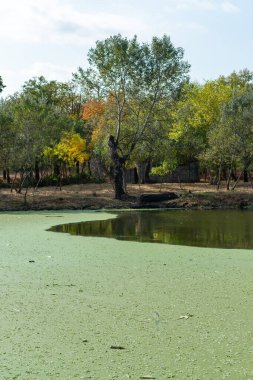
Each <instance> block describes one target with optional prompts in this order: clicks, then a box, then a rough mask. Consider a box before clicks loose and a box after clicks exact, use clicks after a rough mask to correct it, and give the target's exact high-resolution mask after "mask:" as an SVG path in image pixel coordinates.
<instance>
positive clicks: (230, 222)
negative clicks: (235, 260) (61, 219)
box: [49, 210, 253, 249]
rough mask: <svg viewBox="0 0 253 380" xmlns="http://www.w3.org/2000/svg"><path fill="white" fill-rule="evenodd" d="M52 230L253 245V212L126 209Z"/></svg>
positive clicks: (143, 239)
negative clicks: (103, 217)
mask: <svg viewBox="0 0 253 380" xmlns="http://www.w3.org/2000/svg"><path fill="white" fill-rule="evenodd" d="M49 231H54V232H64V233H69V234H71V235H82V236H94V237H95V236H96V237H107V238H114V239H119V240H128V241H138V242H149V243H164V244H176V245H187V246H197V247H213V248H244V249H253V212H252V211H242V210H226V211H223V210H221V211H220V210H219V211H214V210H210V211H198V210H194V211H193V210H189V211H185V210H166V211H160V210H159V211H131V212H130V211H127V212H120V213H119V214H118V216H117V218H114V219H108V220H96V221H90V222H80V223H70V224H62V225H58V226H54V227H51V228H50V229H49Z"/></svg>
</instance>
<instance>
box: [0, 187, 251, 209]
mask: <svg viewBox="0 0 253 380" xmlns="http://www.w3.org/2000/svg"><path fill="white" fill-rule="evenodd" d="M160 187H161V185H160V184H143V185H132V184H129V185H128V186H127V191H128V194H129V195H131V196H134V197H138V196H140V195H141V194H143V193H157V192H159V191H160ZM167 191H171V192H179V193H181V194H184V197H183V200H184V202H182V200H181V203H180V202H179V203H178V205H179V206H180V207H184V205H185V204H189V205H190V203H192V205H195V206H196V202H197V203H198V202H200V203H201V202H202V203H203V202H204V203H203V204H204V205H205V204H206V203H205V201H207V200H208V202H209V203H208V204H210V197H211V199H218V198H219V199H221V200H222V201H223V202H224V199H225V200H226V201H227V202H229V203H233V202H240V199H245V197H247V198H251V195H252V197H253V189H252V188H251V186H250V184H243V183H241V184H240V185H239V186H238V187H237V188H236V190H235V191H229V192H228V191H227V190H226V189H225V185H224V184H223V186H222V187H221V189H220V190H219V191H217V190H216V187H215V186H213V185H210V184H208V183H203V182H200V183H192V184H189V183H183V184H178V183H166V184H163V185H162V192H167ZM207 193H208V194H207ZM188 194H189V197H190V198H191V199H190V200H189V199H187V195H188ZM173 204H174V203H173ZM131 206H134V202H133V201H132V202H131V201H128V202H121V201H117V200H115V199H114V191H113V188H112V186H111V184H109V183H103V184H84V185H69V186H64V187H62V190H60V189H59V188H56V187H42V188H39V189H38V190H37V191H34V190H33V189H31V190H29V191H28V193H27V205H24V194H18V193H16V192H15V191H13V192H11V191H10V189H0V210H19V209H24V208H29V209H35V210H36V209H40V210H41V209H83V208H90V209H97V208H106V207H107V208H122V207H131Z"/></svg>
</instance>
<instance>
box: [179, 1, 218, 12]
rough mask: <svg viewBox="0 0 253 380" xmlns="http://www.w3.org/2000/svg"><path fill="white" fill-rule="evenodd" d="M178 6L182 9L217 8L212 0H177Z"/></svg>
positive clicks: (210, 9) (205, 9) (207, 9)
mask: <svg viewBox="0 0 253 380" xmlns="http://www.w3.org/2000/svg"><path fill="white" fill-rule="evenodd" d="M175 4H176V8H177V9H181V10H203V11H212V10H215V9H216V6H215V3H214V2H213V1H212V0H176V1H175Z"/></svg>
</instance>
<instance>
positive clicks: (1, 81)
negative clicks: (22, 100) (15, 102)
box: [0, 76, 6, 92]
mask: <svg viewBox="0 0 253 380" xmlns="http://www.w3.org/2000/svg"><path fill="white" fill-rule="evenodd" d="M4 87H6V86H5V85H4V84H3V79H2V77H1V76H0V92H2V91H3V89H4Z"/></svg>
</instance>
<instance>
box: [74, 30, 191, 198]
mask: <svg viewBox="0 0 253 380" xmlns="http://www.w3.org/2000/svg"><path fill="white" fill-rule="evenodd" d="M88 59H89V65H90V66H89V68H88V69H87V70H83V69H81V68H79V70H78V72H77V73H76V74H75V75H74V79H75V81H77V82H78V83H79V86H80V87H81V88H84V89H85V91H86V97H88V98H92V99H96V100H97V101H98V100H100V101H101V100H103V101H104V102H107V112H106V113H105V119H106V126H107V141H108V144H109V148H110V155H111V160H112V167H113V177H114V185H115V196H116V198H121V197H122V195H123V194H124V189H123V167H124V165H125V164H126V162H127V161H128V160H129V159H130V157H131V154H132V152H133V151H134V150H135V148H136V147H137V146H138V145H139V144H141V143H142V142H143V141H144V140H145V136H146V134H147V133H148V131H149V130H150V128H152V126H153V125H154V122H155V113H156V110H158V108H159V106H162V102H163V101H164V99H168V98H169V99H173V98H174V97H176V95H177V93H178V91H179V89H180V88H181V87H182V85H183V83H185V82H186V81H187V80H188V76H187V75H188V71H189V64H188V63H187V62H185V61H184V60H183V49H182V48H175V47H174V46H173V44H172V43H171V41H170V38H169V37H168V36H166V35H165V36H163V37H162V38H158V37H154V38H153V39H152V41H151V43H150V44H149V43H139V42H138V41H137V37H134V38H133V39H132V40H128V39H127V38H123V37H122V36H121V35H116V36H113V37H110V38H108V39H106V40H104V41H98V42H97V43H96V47H95V48H92V49H90V51H89V53H88Z"/></svg>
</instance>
